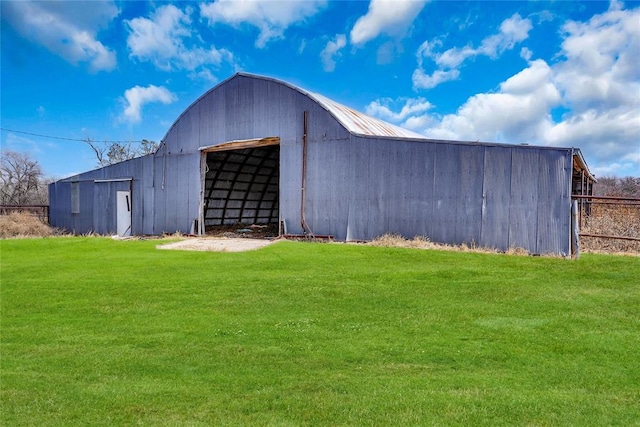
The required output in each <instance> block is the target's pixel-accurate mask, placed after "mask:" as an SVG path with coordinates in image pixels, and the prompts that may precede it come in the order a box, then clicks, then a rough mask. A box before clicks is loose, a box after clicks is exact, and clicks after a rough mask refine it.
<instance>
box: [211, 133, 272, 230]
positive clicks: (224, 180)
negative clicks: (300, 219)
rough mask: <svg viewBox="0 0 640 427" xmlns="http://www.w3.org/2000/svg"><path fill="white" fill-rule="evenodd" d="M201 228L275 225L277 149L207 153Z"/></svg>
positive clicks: (262, 148)
mask: <svg viewBox="0 0 640 427" xmlns="http://www.w3.org/2000/svg"><path fill="white" fill-rule="evenodd" d="M205 155H206V174H205V177H204V195H203V196H204V201H203V202H204V203H203V207H204V212H203V219H204V226H205V231H206V230H207V229H208V228H211V227H215V226H220V225H233V224H277V223H278V217H279V211H278V207H279V201H278V196H279V180H280V146H279V145H269V146H261V147H256V148H244V149H230V150H221V151H210V152H206V153H205Z"/></svg>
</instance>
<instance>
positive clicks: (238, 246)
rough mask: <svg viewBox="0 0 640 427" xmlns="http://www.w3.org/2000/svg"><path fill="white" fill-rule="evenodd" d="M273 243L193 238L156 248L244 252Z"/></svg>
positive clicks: (244, 239)
mask: <svg viewBox="0 0 640 427" xmlns="http://www.w3.org/2000/svg"><path fill="white" fill-rule="evenodd" d="M273 242H275V240H266V239H247V238H215V237H192V238H189V239H187V240H181V241H179V242H172V243H165V244H163V245H158V246H156V248H157V249H173V250H181V251H209V252H244V251H251V250H255V249H260V248H263V247H265V246H268V245H270V244H272V243H273Z"/></svg>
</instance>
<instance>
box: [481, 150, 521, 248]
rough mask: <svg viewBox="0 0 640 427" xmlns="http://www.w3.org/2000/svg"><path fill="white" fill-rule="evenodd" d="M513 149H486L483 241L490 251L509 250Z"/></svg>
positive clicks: (483, 185) (483, 186)
mask: <svg viewBox="0 0 640 427" xmlns="http://www.w3.org/2000/svg"><path fill="white" fill-rule="evenodd" d="M512 151H513V150H512V149H511V148H510V147H485V149H484V173H483V175H482V177H483V184H482V188H483V203H482V235H481V237H480V242H483V243H484V245H485V246H486V247H488V248H494V249H499V250H502V251H505V250H507V249H509V224H510V222H509V215H510V205H511V179H510V177H511V154H512Z"/></svg>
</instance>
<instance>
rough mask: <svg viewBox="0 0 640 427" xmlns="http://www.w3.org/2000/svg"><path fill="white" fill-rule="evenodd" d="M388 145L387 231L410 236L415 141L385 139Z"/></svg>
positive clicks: (411, 228)
mask: <svg viewBox="0 0 640 427" xmlns="http://www.w3.org/2000/svg"><path fill="white" fill-rule="evenodd" d="M385 144H386V145H387V146H389V178H388V187H389V192H388V199H387V200H388V202H387V212H388V216H389V225H388V228H387V230H386V232H388V233H392V234H400V235H402V236H405V237H408V238H411V237H413V236H414V235H415V230H414V229H413V227H412V216H413V214H412V213H411V204H412V200H411V195H410V192H411V187H410V184H411V180H412V178H413V177H412V170H411V158H412V156H411V152H412V147H413V146H414V145H415V143H411V142H396V141H385Z"/></svg>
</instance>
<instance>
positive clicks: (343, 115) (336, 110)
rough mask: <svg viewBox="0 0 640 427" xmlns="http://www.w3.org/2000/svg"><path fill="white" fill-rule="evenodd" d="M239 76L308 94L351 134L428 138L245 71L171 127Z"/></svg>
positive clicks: (277, 81)
mask: <svg viewBox="0 0 640 427" xmlns="http://www.w3.org/2000/svg"><path fill="white" fill-rule="evenodd" d="M238 76H241V77H246V78H250V79H256V80H266V81H271V82H274V83H277V84H281V85H283V86H287V87H289V88H291V89H293V90H295V91H297V92H298V93H300V94H302V95H305V96H307V97H308V98H309V99H311V100H312V101H314V102H316V103H317V104H318V105H320V106H321V107H322V108H323V109H325V110H326V111H327V112H328V113H329V114H331V115H332V116H333V117H334V118H335V119H336V120H337V121H338V122H339V123H340V124H341V125H342V126H343V127H344V128H345V129H346V130H347V131H348V132H349V133H351V134H354V135H364V136H380V137H390V138H411V139H427V138H426V137H425V136H424V135H420V134H419V133H416V132H413V131H410V130H408V129H404V128H402V127H400V126H396V125H393V124H391V123H387V122H385V121H383V120H380V119H376V118H374V117H371V116H369V115H367V114H364V113H362V112H360V111H357V110H354V109H353V108H350V107H347V106H346V105H342V104H340V103H338V102H336V101H334V100H332V99H329V98H327V97H325V96H323V95H320V94H319V93H314V92H310V91H307V90H305V89H303V88H301V87H298V86H295V85H293V84H291V83H288V82H286V81H283V80H278V79H276V78H273V77H266V76H261V75H257V74H251V73H245V72H238V73H236V74H234V75H233V76H231V77H229V78H228V79H226V80H224V81H222V82H221V83H219V84H218V85H216V86H215V87H213V88H211V89H210V90H208V91H207V92H206V93H204V94H203V95H202V96H200V97H199V98H198V99H197V100H195V101H194V102H193V103H192V104H191V105H190V106H189V107H187V109H186V110H185V111H184V112H183V113H182V114H181V115H180V116H179V117H178V118H177V119H176V121H175V122H174V123H173V125H172V126H171V127H170V128H169V129H171V128H173V127H174V126H175V125H176V123H178V122H179V121H180V118H181V117H182V116H184V115H185V114H186V113H187V112H188V111H189V110H190V109H191V107H193V106H194V105H195V104H197V103H198V101H200V100H201V99H202V98H204V97H206V96H207V95H208V94H209V93H210V92H212V91H213V90H215V89H216V88H218V87H220V86H223V85H225V84H227V83H228V82H230V81H231V80H233V79H234V78H237V77H238ZM167 134H168V132H167Z"/></svg>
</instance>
